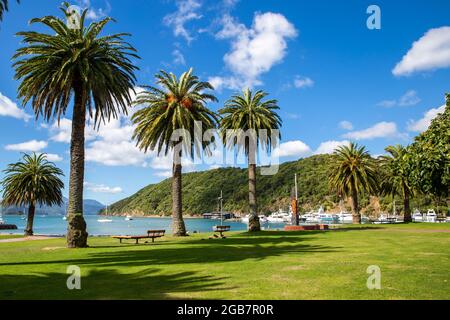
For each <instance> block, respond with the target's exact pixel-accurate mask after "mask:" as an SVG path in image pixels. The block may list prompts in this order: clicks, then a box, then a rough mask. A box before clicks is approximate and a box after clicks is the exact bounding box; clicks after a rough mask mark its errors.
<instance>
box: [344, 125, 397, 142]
mask: <svg viewBox="0 0 450 320" xmlns="http://www.w3.org/2000/svg"><path fill="white" fill-rule="evenodd" d="M396 136H399V132H398V130H397V125H396V124H395V123H394V122H380V123H377V124H375V125H374V126H372V127H370V128H367V129H364V130H361V131H352V132H349V133H346V134H344V135H343V137H344V138H346V139H353V140H372V139H377V138H389V137H396Z"/></svg>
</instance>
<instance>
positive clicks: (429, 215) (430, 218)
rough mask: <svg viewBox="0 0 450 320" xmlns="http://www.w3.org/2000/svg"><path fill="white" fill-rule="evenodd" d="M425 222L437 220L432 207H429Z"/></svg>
mask: <svg viewBox="0 0 450 320" xmlns="http://www.w3.org/2000/svg"><path fill="white" fill-rule="evenodd" d="M425 221H426V222H430V223H436V222H437V214H436V212H435V211H434V210H433V209H429V210H428V212H427V216H426V220H425Z"/></svg>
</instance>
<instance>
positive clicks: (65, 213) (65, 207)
mask: <svg viewBox="0 0 450 320" xmlns="http://www.w3.org/2000/svg"><path fill="white" fill-rule="evenodd" d="M62 219H63V220H64V221H66V220H67V205H66V204H64V217H63V218H62Z"/></svg>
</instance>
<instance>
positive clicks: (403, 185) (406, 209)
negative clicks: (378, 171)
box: [381, 145, 414, 222]
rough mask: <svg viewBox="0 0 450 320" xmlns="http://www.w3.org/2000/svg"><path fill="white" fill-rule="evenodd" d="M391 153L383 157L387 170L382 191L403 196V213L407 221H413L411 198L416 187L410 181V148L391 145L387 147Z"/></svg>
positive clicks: (387, 150) (393, 195)
mask: <svg viewBox="0 0 450 320" xmlns="http://www.w3.org/2000/svg"><path fill="white" fill-rule="evenodd" d="M386 152H387V153H388V154H389V155H386V156H382V157H381V164H382V167H384V168H385V170H386V172H385V175H384V177H383V181H382V183H381V192H382V193H383V194H384V195H391V196H392V197H395V196H396V195H399V196H401V197H403V215H404V217H405V222H412V217H411V208H410V205H409V202H410V199H411V197H412V196H414V189H413V187H412V185H411V183H410V179H409V173H410V167H409V161H408V159H409V153H408V149H407V148H405V147H403V146H401V145H396V146H389V147H387V148H386Z"/></svg>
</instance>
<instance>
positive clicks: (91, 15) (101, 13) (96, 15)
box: [78, 0, 111, 20]
mask: <svg viewBox="0 0 450 320" xmlns="http://www.w3.org/2000/svg"><path fill="white" fill-rule="evenodd" d="M78 3H79V5H80V6H81V7H82V8H86V9H88V12H87V14H86V18H87V19H90V20H100V19H103V18H105V17H106V16H108V15H109V13H110V12H111V4H110V3H109V2H108V1H106V2H105V3H106V8H94V7H92V6H91V1H90V0H78Z"/></svg>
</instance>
